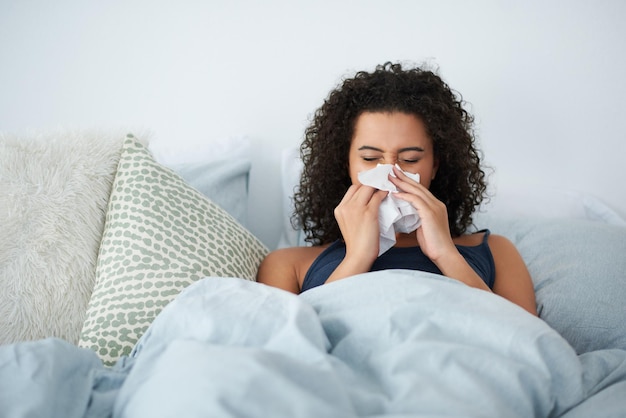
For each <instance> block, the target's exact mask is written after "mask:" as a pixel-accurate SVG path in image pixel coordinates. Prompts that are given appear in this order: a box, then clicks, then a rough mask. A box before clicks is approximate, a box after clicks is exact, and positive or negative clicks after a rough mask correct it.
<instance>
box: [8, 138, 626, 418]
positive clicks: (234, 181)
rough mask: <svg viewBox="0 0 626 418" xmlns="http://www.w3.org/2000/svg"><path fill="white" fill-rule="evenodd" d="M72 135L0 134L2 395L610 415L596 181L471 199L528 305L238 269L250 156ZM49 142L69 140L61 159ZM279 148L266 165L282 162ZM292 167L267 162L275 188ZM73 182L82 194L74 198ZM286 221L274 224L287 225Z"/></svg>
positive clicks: (19, 402) (612, 370) (611, 254)
mask: <svg viewBox="0 0 626 418" xmlns="http://www.w3.org/2000/svg"><path fill="white" fill-rule="evenodd" d="M64 137H68V135H64ZM72 138H73V139H72ZM72 138H70V139H69V140H68V139H67V138H66V139H64V140H63V141H60V140H59V141H56V142H55V141H50V140H49V138H47V140H45V141H44V140H42V139H41V138H39V139H34V140H31V141H22V142H20V144H26V145H23V146H25V147H31V148H32V147H35V146H37V147H40V148H41V149H46V152H38V153H33V152H32V149H29V150H27V151H28V152H27V151H25V150H24V148H22V149H21V151H19V150H18V148H19V147H17V145H16V144H17V142H16V141H15V140H13V139H11V138H6V137H3V138H2V140H1V141H0V146H1V147H2V149H1V151H2V153H1V155H2V156H3V158H6V156H7V155H9V154H10V155H13V157H14V161H13V162H12V163H11V164H9V163H4V164H0V170H2V171H0V174H1V175H2V177H0V179H1V180H2V186H3V188H2V190H3V191H2V192H0V193H4V194H3V198H4V200H3V201H2V206H0V208H1V209H2V213H0V215H2V216H0V217H1V218H2V219H4V220H3V221H2V222H3V223H2V224H0V228H1V229H2V230H3V231H5V233H6V234H7V235H6V236H9V233H12V234H13V236H14V237H19V236H21V237H22V238H21V239H17V238H16V239H6V238H5V239H4V240H3V244H2V247H1V248H0V256H1V258H0V264H1V265H2V266H3V267H2V271H1V274H2V275H1V276H0V284H1V285H2V286H3V288H4V289H5V290H6V291H5V292H4V295H3V296H2V298H3V299H2V303H1V304H0V308H1V309H2V310H3V311H2V312H1V313H2V315H1V316H2V318H3V319H2V322H1V323H0V331H2V335H1V337H2V345H1V346H0V410H1V411H2V414H3V416H10V417H26V416H54V417H57V416H59V417H105V416H126V417H143V416H146V417H148V416H150V417H155V416H185V417H193V416H220V417H221V416H229V417H230V416H232V417H235V416H236V417H257V416H258V417H309V416H311V417H341V418H344V417H345V418H348V417H363V416H368V417H402V416H411V417H422V416H423V417H434V416H464V417H531V416H536V417H569V418H572V417H589V416H594V417H620V416H625V415H626V396H625V395H626V308H625V305H624V300H625V299H626V279H625V276H626V257H624V254H626V226H625V223H624V221H623V219H621V218H620V217H619V216H618V215H616V214H615V213H614V212H612V211H610V209H608V208H607V207H606V206H604V205H602V202H601V201H599V200H597V199H590V198H589V197H585V198H579V197H574V198H572V197H571V196H570V199H571V200H572V202H574V203H575V204H576V205H578V206H577V207H576V210H572V211H569V212H567V213H566V211H564V210H560V214H561V216H550V217H546V216H538V214H537V213H526V214H520V213H513V212H512V211H508V210H505V209H499V210H495V209H494V210H491V211H489V210H487V211H485V212H483V213H480V214H478V215H477V217H476V220H475V224H476V227H477V228H479V229H480V228H484V227H489V228H490V229H491V230H492V232H493V233H498V234H502V235H505V236H507V237H509V238H510V239H511V240H512V241H513V242H514V243H515V244H516V245H517V247H518V249H519V251H520V253H521V254H522V256H523V258H524V260H525V261H526V263H527V265H528V268H529V270H530V272H531V275H532V278H533V283H534V286H535V291H536V295H537V307H538V312H539V318H536V317H533V316H531V315H529V314H528V313H526V312H525V311H524V310H523V309H521V308H519V307H517V306H515V305H513V304H511V303H509V302H508V301H506V300H504V299H502V298H500V297H498V296H496V295H493V294H490V293H488V292H484V291H479V290H475V289H472V288H469V287H467V286H465V285H463V284H461V283H458V282H456V281H453V280H451V279H448V278H446V277H443V276H439V275H433V274H430V273H424V272H414V271H404V270H387V271H382V272H372V273H367V274H363V275H358V276H353V277H350V278H347V279H345V280H341V281H339V282H336V283H333V284H329V285H325V286H321V287H318V288H315V289H311V290H309V291H307V292H304V293H302V294H300V295H293V294H289V293H287V292H284V291H281V290H278V289H274V288H270V287H268V286H264V285H262V284H259V283H256V282H255V281H254V277H255V272H256V268H257V267H258V264H259V263H260V261H261V260H262V258H263V257H264V256H265V255H266V254H267V252H268V251H269V248H268V247H267V246H266V245H264V244H263V243H262V242H261V241H260V240H259V239H257V238H256V237H255V236H254V235H253V234H252V233H251V232H250V231H249V229H248V228H247V227H246V222H247V220H246V217H245V210H242V206H241V205H242V202H244V203H245V202H246V193H247V181H246V178H247V174H248V172H249V169H250V162H249V161H245V159H238V160H239V161H240V164H239V163H238V164H232V163H224V162H223V161H221V162H220V161H212V162H211V164H205V165H204V166H193V167H188V166H187V167H182V166H179V167H174V166H166V165H165V164H164V163H162V162H159V160H158V153H157V152H155V151H154V150H152V151H151V149H150V146H149V144H148V143H147V142H146V141H144V140H142V139H138V138H137V137H135V136H134V135H128V136H126V137H124V138H122V139H120V138H116V137H115V136H113V137H111V138H110V139H109V140H107V141H103V138H102V137H97V138H94V143H98V144H104V145H101V146H102V147H104V148H102V149H98V148H97V147H94V146H93V144H91V146H86V147H84V148H81V147H79V146H78V145H77V142H80V143H82V144H84V143H86V135H85V134H84V133H83V134H79V135H76V136H74V137H72ZM44 139H46V138H44ZM72 141H75V142H72ZM53 142H54V143H56V145H55V147H56V148H55V150H53V151H56V152H58V153H59V155H67V147H71V149H72V150H73V154H80V153H81V152H82V153H83V154H81V155H80V157H81V158H79V159H78V160H77V161H76V162H74V163H73V164H72V165H71V167H70V168H71V169H70V168H68V169H61V168H59V167H60V166H59V164H61V163H59V162H58V156H57V155H54V154H53V153H52V151H50V148H51V147H52V145H50V144H52V143H53ZM59 143H60V144H61V145H59ZM242 146H243V144H241V143H238V145H237V147H238V148H241V147H242ZM18 151H19V152H18ZM64 153H65V154H64ZM25 154H29V155H31V156H32V155H34V154H36V155H43V156H44V157H45V156H48V158H49V159H50V161H57V162H55V163H50V161H49V162H48V164H52V165H51V167H47V170H44V171H45V173H44V174H45V175H43V177H42V178H45V179H47V180H46V181H47V182H44V181H43V180H38V179H37V177H36V174H34V173H35V170H34V169H32V167H31V169H30V171H29V170H26V169H24V167H26V166H28V164H26V163H24V161H22V160H20V164H15V161H17V160H19V158H22V157H23V156H24V155H25ZM103 155H108V157H107V158H103V157H102V156H103ZM20 156H22V157H20ZM87 156H90V157H87ZM155 156H157V157H155ZM285 156H286V157H285ZM289 156H293V150H288V151H286V153H285V155H284V157H285V158H284V159H283V172H284V173H293V172H297V161H295V165H292V164H291V163H290V161H291V162H294V161H293V158H292V157H289ZM44 157H42V158H44ZM87 158H91V159H92V160H90V161H88V162H87V163H86V162H85V161H86V159H87ZM95 158H100V159H101V161H100V160H99V162H97V161H96V160H95ZM65 160H70V158H69V157H68V158H66V159H65ZM231 161H232V160H231ZM29 164H30V165H32V166H37V167H41V166H42V164H43V163H42V160H36V161H30V162H29ZM68 164H69V163H68ZM16 166H19V167H21V170H18V169H17V168H15V167H16ZM61 166H62V164H61ZM11 167H13V168H11ZM68 167H69V166H68ZM294 170H295V171H294ZM16 171H20V173H21V174H20V175H19V176H17V175H16V174H15V172H16ZM24 172H26V173H24ZM50 173H54V175H52V176H51V174H50ZM79 174H80V175H81V176H82V177H81V178H82V180H81V182H76V183H72V182H69V181H70V180H69V179H75V178H76V177H77V176H78V175H79ZM63 175H65V176H66V177H65V178H64V177H63ZM51 177H59V178H58V179H57V180H56V181H57V182H60V183H61V184H65V185H68V184H71V185H72V187H69V186H66V187H61V189H62V190H61V191H58V190H56V189H55V187H58V185H59V184H58V183H54V182H53V181H51V180H50V178H51ZM294 178H295V176H294V175H289V174H285V175H284V178H283V180H284V185H283V187H284V194H285V199H284V201H283V206H284V207H285V208H286V209H288V207H289V193H290V191H291V190H292V188H293V179H294ZM94 181H96V182H97V183H98V184H100V183H102V184H101V187H100V189H97V188H96V186H95V185H94V183H93V182H94ZM35 186H37V187H35ZM81 188H83V189H84V190H83V192H84V194H80V193H79V191H80V190H79V189H81ZM68 189H71V194H70V195H67V194H64V193H67V190H68ZM46 193H48V194H46ZM44 195H45V196H44ZM96 195H98V196H101V198H95V197H96ZM42 196H43V197H42ZM52 197H54V199H53V198H52ZM70 197H73V198H74V200H71V199H70ZM37 199H39V200H37ZM86 200H89V201H92V200H93V201H95V204H96V206H97V207H94V208H93V209H92V211H91V212H89V213H90V215H89V216H87V215H86V211H84V210H77V209H76V208H77V207H80V206H78V203H80V202H84V201H86ZM556 201H558V202H559V203H560V204H563V202H564V201H565V200H564V199H563V198H562V197H559V198H558V199H556ZM42 202H44V203H45V206H43V205H44V203H42ZM36 203H37V204H39V205H40V206H39V209H41V211H40V212H37V213H35V214H34V215H33V218H32V219H31V218H29V217H28V216H29V212H30V211H31V209H33V210H34V208H35V207H36ZM50 205H56V206H54V207H55V208H57V210H56V211H54V210H52V209H51V206H50ZM546 205H548V203H547V202H546ZM57 206H58V207H57ZM18 207H19V208H22V209H21V211H18V210H17V208H18ZM501 207H502V206H501ZM546 207H547V206H546ZM568 207H569V208H572V205H569V206H568ZM29 208H30V209H29ZM44 208H45V210H43V209H44ZM277 210H278V209H277ZM42 213H45V216H46V219H47V222H45V223H42V224H41V225H39V224H38V225H35V223H34V221H33V219H40V218H42V217H43V216H44V215H42ZM68 213H69V215H68ZM572 213H575V214H576V215H575V216H573V215H572ZM51 217H52V218H51ZM86 217H89V218H90V219H89V220H86V219H85V218H86ZM50 219H53V221H52V220H50ZM81 223H82V224H81ZM85 223H87V224H89V225H90V226H91V227H92V229H91V230H89V231H88V233H85V232H84V230H85V228H86V226H85V225H84V224H85ZM287 225H288V224H287V223H285V230H284V231H283V238H282V239H281V243H280V244H279V245H292V244H294V243H295V244H301V243H302V237H301V234H300V233H299V231H297V230H293V229H290V228H289V226H287ZM25 226H28V228H29V229H28V230H27V229H25ZM35 226H37V227H35ZM19 228H22V229H19ZM72 228H77V229H76V231H78V230H80V231H83V232H81V233H80V234H79V233H78V232H75V231H74V230H73V229H72ZM30 229H33V231H30ZM30 232H32V235H33V238H32V240H31V241H29V242H27V241H28V240H27V237H28V236H29V235H28V233H30ZM55 234H56V235H55ZM42 237H46V240H43V239H42ZM68 241H73V242H68ZM35 244H37V245H35ZM69 245H71V247H70V246H69ZM44 247H45V248H44ZM20 251H21V252H20ZM67 254H69V256H68V255H67ZM82 258H84V259H85V260H82ZM61 261H63V263H61ZM78 262H80V263H82V264H83V266H82V267H83V268H82V269H77V268H75V267H76V266H75V264H76V263H78ZM51 271H53V272H54V276H55V280H56V281H55V282H54V286H49V283H50V281H51V278H50V277H49V275H50V274H52V273H50V272H51ZM44 276H45V277H44ZM38 277H44V278H45V280H41V281H37V278H38ZM79 284H80V286H79ZM26 287H28V289H27V290H26V291H25V290H24V289H25V288H26ZM79 288H80V292H79V293H77V291H76V289H79ZM37 298H40V299H37ZM30 299H33V301H30ZM29 301H30V302H29ZM28 303H31V304H35V305H37V306H36V307H32V306H31V307H29V308H28V309H26V308H25V306H30V305H28ZM55 309H56V310H55ZM70 310H71V312H72V315H69V314H68V312H70ZM69 317H71V318H69Z"/></svg>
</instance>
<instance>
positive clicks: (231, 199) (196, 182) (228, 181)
mask: <svg viewBox="0 0 626 418" xmlns="http://www.w3.org/2000/svg"><path fill="white" fill-rule="evenodd" d="M251 166H252V164H251V162H250V160H249V159H240V160H237V161H226V160H214V161H210V162H207V163H196V164H180V165H175V166H171V167H170V168H171V169H173V170H174V171H175V172H176V173H178V175H180V176H181V177H182V178H183V179H184V180H185V182H186V183H187V184H189V185H190V186H192V187H193V188H195V189H196V190H198V191H199V192H200V193H202V194H203V195H204V196H206V197H208V198H209V199H211V201H213V202H214V203H215V204H217V205H218V206H220V207H221V208H222V209H224V210H225V211H226V212H228V213H229V214H230V215H232V216H233V217H234V218H235V219H237V221H238V222H239V223H240V224H241V225H243V226H245V227H247V226H248V225H247V221H248V180H249V174H250V168H251Z"/></svg>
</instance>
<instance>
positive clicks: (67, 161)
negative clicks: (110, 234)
mask: <svg viewBox="0 0 626 418" xmlns="http://www.w3.org/2000/svg"><path fill="white" fill-rule="evenodd" d="M123 141H124V135H123V134H120V133H114V132H98V131H91V130H89V131H87V130H85V131H79V130H67V129H59V130H51V131H46V132H40V133H38V132H32V133H25V134H20V135H17V134H13V135H10V134H3V135H0V289H1V290H0V344H8V343H12V342H18V341H26V340H36V339H41V338H46V337H57V338H62V339H65V340H67V341H69V342H71V343H73V344H76V343H77V342H78V339H79V336H80V330H81V327H82V324H83V322H84V320H85V311H86V309H87V304H88V302H89V298H90V297H91V291H92V289H93V286H94V282H95V276H96V260H97V257H98V247H99V246H100V239H101V237H102V231H103V228H104V219H105V215H106V208H107V202H108V199H109V194H110V193H111V185H112V183H113V178H114V176H115V171H116V170H117V164H118V160H119V157H120V150H121V148H122V143H123Z"/></svg>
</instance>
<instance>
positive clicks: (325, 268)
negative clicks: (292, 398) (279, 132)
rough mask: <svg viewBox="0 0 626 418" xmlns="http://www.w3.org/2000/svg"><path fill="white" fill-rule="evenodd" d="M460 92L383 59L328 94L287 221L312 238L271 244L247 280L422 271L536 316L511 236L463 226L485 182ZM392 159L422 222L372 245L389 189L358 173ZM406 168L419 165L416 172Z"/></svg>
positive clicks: (291, 286) (284, 282) (303, 283)
mask: <svg viewBox="0 0 626 418" xmlns="http://www.w3.org/2000/svg"><path fill="white" fill-rule="evenodd" d="M462 104H463V103H462V101H461V100H460V99H458V98H457V97H456V95H455V93H454V92H453V91H452V90H451V89H450V88H449V87H448V86H447V85H446V84H445V83H444V82H443V81H442V80H441V78H440V77H439V76H437V75H436V74H434V73H433V72H431V71H427V70H423V69H421V68H410V69H404V68H402V65H400V64H391V63H386V64H384V65H381V66H378V67H377V68H376V70H375V71H373V72H371V73H368V72H364V71H362V72H359V73H357V74H356V75H355V76H354V77H353V78H350V79H346V80H345V81H344V82H343V83H342V84H341V85H340V86H339V87H338V88H336V89H335V90H334V91H332V92H331V93H330V95H329V96H328V98H327V100H326V101H325V103H324V104H323V105H322V107H321V108H320V109H318V110H317V112H316V113H315V115H314V119H313V121H312V123H311V125H310V126H309V127H308V128H307V129H306V132H305V139H304V141H303V143H302V145H301V148H300V151H301V157H302V161H303V163H304V168H303V172H302V177H301V180H300V186H299V188H298V191H297V192H296V194H295V196H294V202H295V214H294V218H293V220H294V222H295V224H296V225H297V226H299V227H301V228H302V229H303V230H304V232H305V234H306V236H307V241H308V242H310V243H312V244H313V246H311V247H296V248H285V249H279V250H276V251H273V252H272V253H270V254H269V255H268V256H267V257H266V258H265V260H264V261H263V262H262V263H261V266H260V268H259V272H258V276H257V281H258V282H260V283H265V284H268V285H271V286H275V287H279V288H282V289H285V290H288V291H290V292H293V293H296V294H297V293H300V292H302V291H305V290H307V289H309V288H311V287H315V286H318V285H321V284H324V283H330V282H333V281H336V280H341V279H343V278H346V277H349V276H353V275H355V274H359V273H365V272H368V271H373V270H381V269H386V268H408V269H414V270H424V271H431V272H434V273H440V274H443V275H445V276H448V277H451V278H454V279H456V280H459V281H461V282H463V283H465V284H466V285H468V286H471V287H475V288H479V289H483V290H485V291H492V292H494V293H496V294H498V295H500V296H502V297H504V298H506V299H508V300H510V301H511V302H513V303H515V304H517V305H519V306H521V307H522V308H524V309H526V310H527V311H528V312H530V313H532V314H534V315H536V314H537V312H536V305H535V294H534V289H533V284H532V281H531V278H530V274H529V273H528V270H527V268H526V265H525V264H524V261H523V260H522V258H521V256H520V254H519V253H518V251H517V250H516V248H515V247H514V245H513V244H512V243H511V242H510V241H509V240H507V239H506V238H504V237H502V236H498V235H493V234H490V233H489V230H483V231H479V232H477V233H471V234H469V233H467V231H468V228H469V227H470V225H471V224H472V214H473V212H474V210H475V208H476V207H477V206H478V205H479V204H480V203H481V202H482V199H483V197H484V194H485V191H486V183H485V173H484V172H483V170H482V169H481V167H480V158H479V155H478V152H477V150H476V148H475V145H474V137H473V134H472V124H473V118H472V116H471V115H469V114H468V113H467V112H466V111H465V110H464V109H463V106H462ZM377 164H393V165H395V166H396V167H395V168H394V169H393V174H392V175H390V176H389V180H390V181H391V182H392V183H393V185H394V186H395V187H396V188H397V189H398V190H399V192H398V193H395V194H394V196H395V197H396V198H398V199H401V200H403V201H406V202H409V203H410V204H411V205H412V206H413V207H414V208H415V209H416V211H417V214H418V215H419V217H420V219H421V226H420V227H418V228H417V230H416V231H413V232H411V233H396V243H395V245H394V247H393V248H391V249H390V250H389V251H387V252H385V253H383V254H382V255H380V256H379V255H378V253H379V235H380V230H379V221H378V212H379V207H380V204H381V202H382V201H383V199H384V198H385V197H386V196H387V192H385V191H381V190H376V189H374V188H372V187H369V186H365V185H362V184H361V183H360V182H359V179H358V173H359V172H362V171H365V170H369V169H371V168H374V167H376V166H377ZM404 172H406V173H417V174H419V178H420V181H419V182H418V181H415V180H413V179H412V178H410V177H409V176H407V175H406V174H405V173H404Z"/></svg>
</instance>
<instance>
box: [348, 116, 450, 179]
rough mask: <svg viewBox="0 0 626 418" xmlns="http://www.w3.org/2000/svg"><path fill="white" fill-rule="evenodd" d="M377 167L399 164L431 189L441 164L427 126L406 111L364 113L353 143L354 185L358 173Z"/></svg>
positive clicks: (351, 165) (357, 122) (351, 155)
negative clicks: (416, 175)
mask: <svg viewBox="0 0 626 418" xmlns="http://www.w3.org/2000/svg"><path fill="white" fill-rule="evenodd" d="M377 164H398V165H399V166H400V168H401V169H402V170H404V171H407V172H409V173H419V175H420V183H421V184H422V185H424V186H425V187H427V188H428V187H430V182H431V181H432V179H433V178H434V176H435V173H436V172H437V167H438V162H437V160H436V158H435V155H434V152H433V144H432V141H431V139H430V138H429V137H428V136H427V135H426V128H425V126H424V123H423V122H422V121H421V120H420V119H419V118H418V117H416V116H415V115H411V114H407V113H402V112H364V113H362V114H361V115H360V116H359V117H358V118H357V120H356V124H355V127H354V136H353V137H352V142H351V144H350V154H349V166H350V179H351V180H352V184H359V180H358V173H359V172H361V171H365V170H369V169H370V168H374V167H376V165H377Z"/></svg>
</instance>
